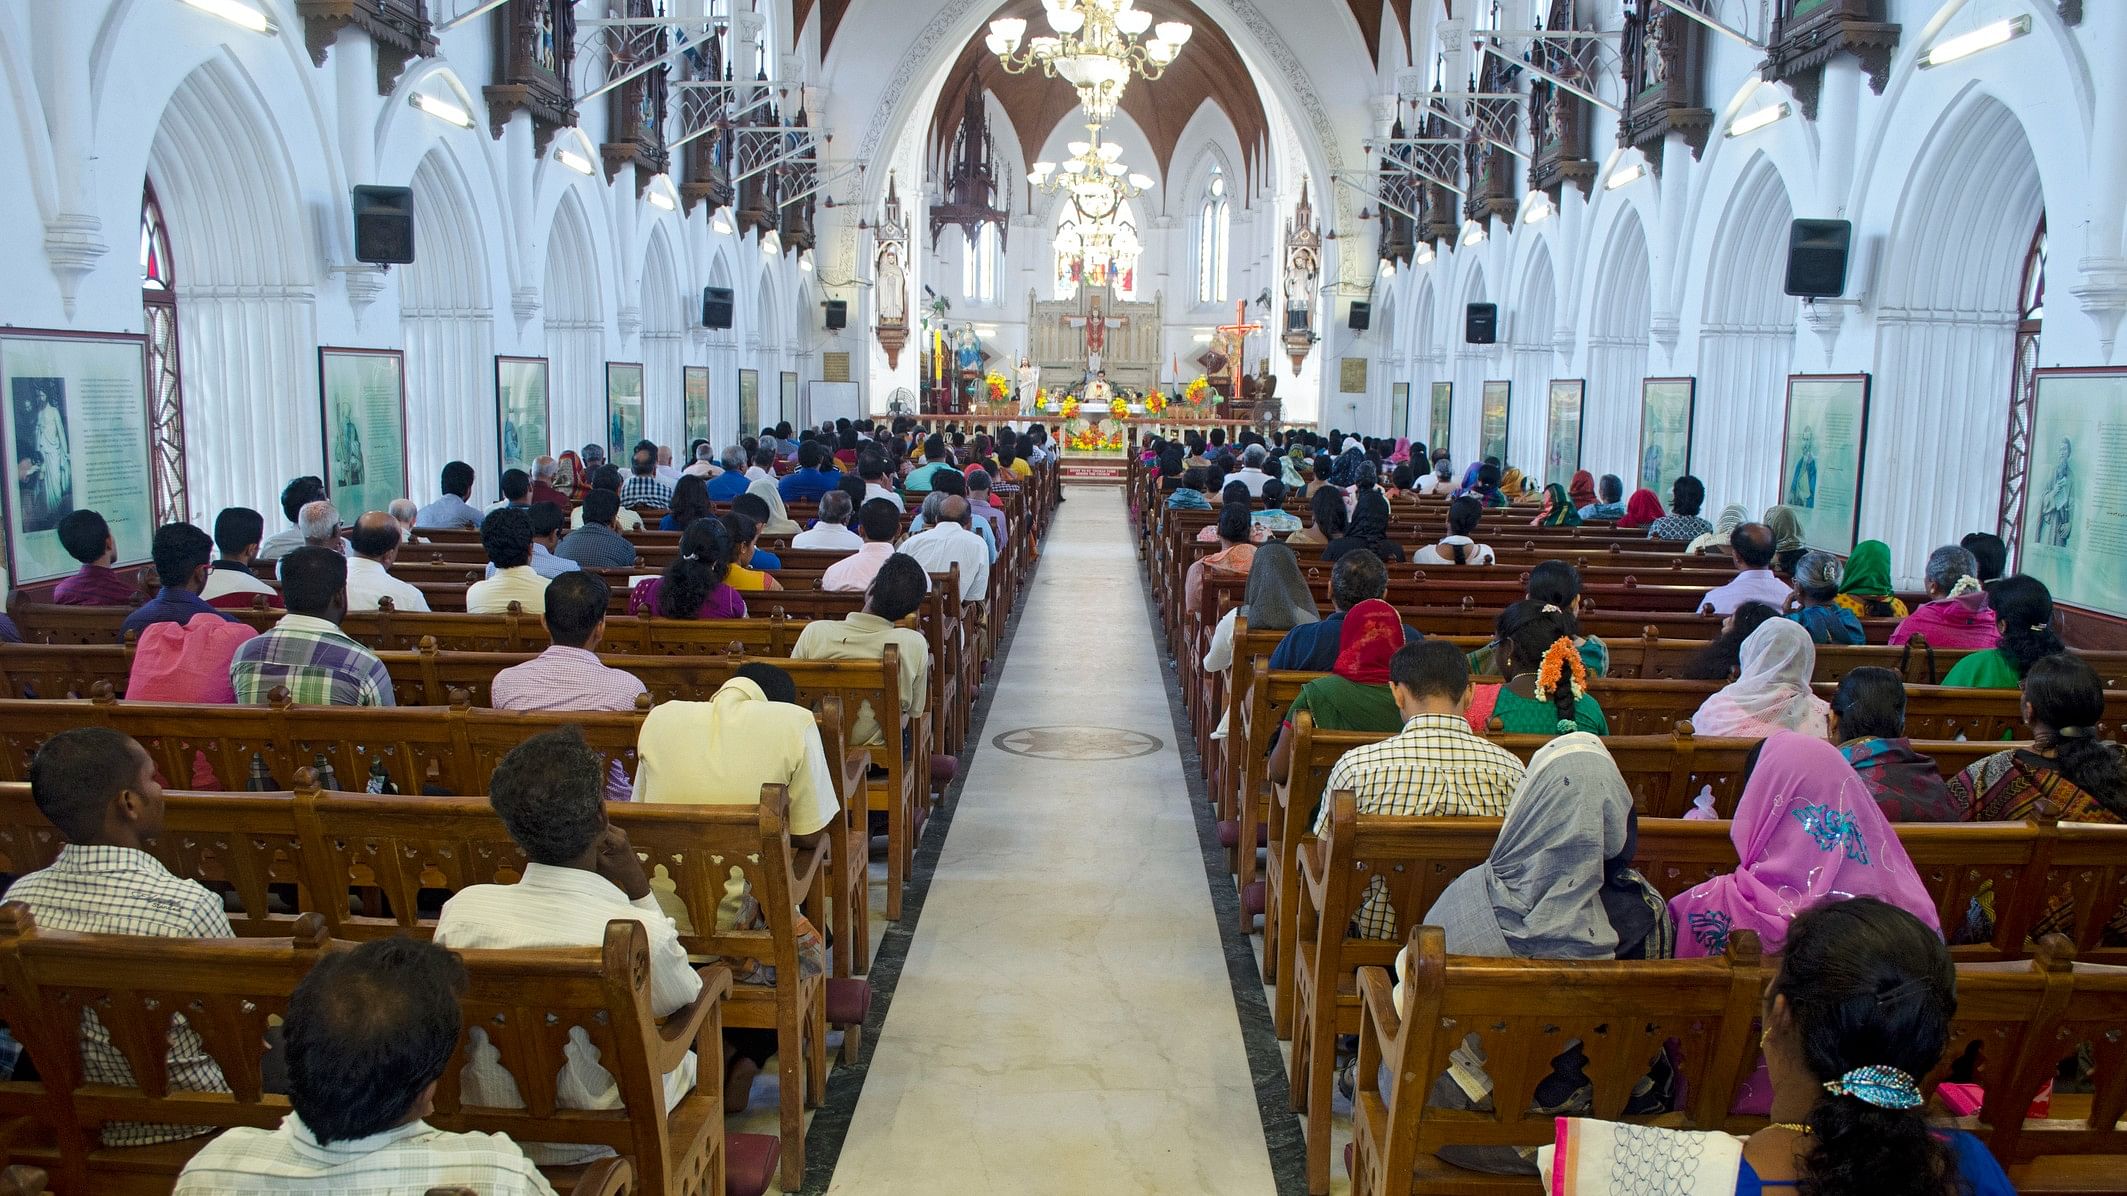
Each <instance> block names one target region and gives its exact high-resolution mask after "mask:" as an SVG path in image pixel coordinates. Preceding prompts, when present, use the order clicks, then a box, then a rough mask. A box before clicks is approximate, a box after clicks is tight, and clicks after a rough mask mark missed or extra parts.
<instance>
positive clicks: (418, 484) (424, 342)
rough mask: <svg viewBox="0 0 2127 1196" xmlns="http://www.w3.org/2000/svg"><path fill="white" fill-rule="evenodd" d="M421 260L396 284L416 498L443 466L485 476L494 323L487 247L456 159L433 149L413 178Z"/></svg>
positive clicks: (490, 456) (492, 449) (490, 442)
mask: <svg viewBox="0 0 2127 1196" xmlns="http://www.w3.org/2000/svg"><path fill="white" fill-rule="evenodd" d="M412 187H413V192H414V210H415V211H416V212H418V213H420V220H421V239H420V247H421V251H420V252H419V253H418V254H416V255H415V258H414V261H413V262H412V264H410V265H408V266H406V267H405V268H404V269H403V270H402V271H401V272H400V274H399V328H400V335H401V336H403V337H404V338H405V344H406V449H407V472H408V478H407V482H408V485H409V487H410V488H411V490H412V493H413V494H414V496H415V497H416V498H421V497H422V496H424V495H426V496H433V494H434V493H435V492H434V491H432V490H431V489H430V487H431V486H432V485H434V484H435V483H434V479H435V478H436V477H437V476H438V475H439V474H440V472H441V470H442V468H443V465H444V463H445V462H447V461H451V460H464V461H467V462H470V463H471V464H472V466H473V469H474V471H475V476H477V477H482V478H488V477H493V476H494V475H495V472H496V469H497V462H498V460H499V451H498V446H497V445H496V443H495V410H494V402H493V398H492V392H493V389H494V385H495V383H494V377H493V370H494V364H493V361H494V351H495V348H494V346H495V322H494V305H493V300H492V298H491V296H490V289H489V285H488V279H489V275H488V260H487V242H486V238H485V236H484V234H483V231H482V229H481V226H480V222H479V221H477V220H475V219H473V213H474V212H476V211H478V210H479V209H478V208H476V207H475V206H474V204H473V201H472V199H471V197H470V192H469V189H468V187H467V183H466V179H465V177H464V174H463V172H462V171H461V170H460V169H459V167H458V164H457V161H456V159H455V158H454V157H453V156H452V155H451V154H450V153H449V152H448V151H447V150H446V149H445V148H444V147H442V146H440V145H439V146H437V147H436V148H435V149H432V150H430V151H429V152H428V153H427V154H426V155H425V156H424V157H423V158H422V159H421V164H420V165H419V166H417V167H415V168H414V173H413V179H412Z"/></svg>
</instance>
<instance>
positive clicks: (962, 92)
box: [931, 0, 1365, 178]
mask: <svg viewBox="0 0 2127 1196" xmlns="http://www.w3.org/2000/svg"><path fill="white" fill-rule="evenodd" d="M1354 2H1365V0H1354ZM1137 7H1139V8H1142V9H1144V10H1145V11H1147V12H1149V13H1151V14H1152V16H1153V19H1154V20H1155V21H1168V20H1173V21H1186V22H1188V23H1189V24H1190V25H1191V26H1192V27H1193V28H1194V29H1195V30H1196V32H1195V34H1194V36H1192V37H1191V38H1190V39H1189V44H1188V45H1186V46H1184V47H1183V48H1182V52H1181V55H1180V56H1179V57H1178V58H1176V59H1175V61H1174V62H1173V63H1172V64H1171V65H1169V66H1168V67H1167V71H1166V73H1165V74H1164V75H1162V76H1161V77H1160V78H1159V79H1158V80H1156V81H1154V82H1151V83H1147V82H1145V81H1144V80H1142V79H1137V80H1133V81H1132V82H1131V83H1130V85H1129V87H1127V88H1126V89H1125V90H1124V91H1123V102H1122V110H1123V112H1124V113H1125V114H1127V115H1128V116H1129V117H1130V119H1131V120H1132V121H1134V122H1136V124H1137V127H1138V128H1139V129H1140V130H1142V131H1143V132H1144V134H1145V137H1146V139H1147V140H1149V141H1150V142H1151V143H1152V153H1153V156H1154V157H1155V158H1157V159H1158V161H1157V163H1156V164H1155V165H1156V166H1157V167H1158V174H1159V175H1160V177H1162V178H1164V177H1166V175H1167V172H1168V167H1169V166H1170V165H1171V164H1172V162H1173V159H1174V150H1175V144H1176V143H1177V142H1179V141H1180V140H1181V137H1182V130H1183V129H1184V128H1185V127H1187V125H1188V124H1189V118H1190V117H1192V116H1194V115H1196V111H1197V109H1198V108H1200V107H1202V106H1203V104H1204V102H1205V101H1206V100H1209V101H1210V102H1212V103H1214V104H1216V105H1218V107H1219V110H1220V111H1221V112H1223V113H1225V115H1226V119H1227V120H1228V121H1231V122H1232V124H1233V129H1234V132H1235V134H1237V135H1238V136H1239V138H1240V143H1241V156H1242V169H1243V172H1244V173H1249V174H1251V175H1252V173H1253V167H1254V164H1255V163H1256V161H1257V159H1258V158H1259V157H1260V155H1261V154H1262V152H1263V150H1264V148H1265V147H1266V146H1267V145H1268V143H1269V134H1270V120H1269V117H1268V116H1267V114H1266V113H1265V111H1264V108H1263V98H1262V97H1261V96H1260V95H1258V94H1256V87H1255V83H1254V81H1253V79H1251V78H1250V76H1249V74H1248V68H1247V66H1246V65H1245V64H1243V63H1242V61H1241V53H1240V51H1239V50H1237V49H1235V48H1234V45H1233V42H1232V40H1231V39H1229V38H1228V37H1227V36H1226V34H1225V32H1224V31H1223V30H1221V29H1220V28H1219V27H1218V24H1217V23H1216V22H1214V21H1213V20H1212V19H1211V18H1210V17H1208V16H1206V15H1205V14H1204V10H1202V9H1200V8H1198V7H1197V6H1196V5H1195V4H1193V3H1191V2H1190V0H1138V4H1137ZM994 15H995V16H999V17H1022V18H1025V19H1026V21H1027V24H1028V31H1029V33H1030V34H1032V33H1034V32H1036V31H1042V30H1046V29H1047V28H1048V26H1047V24H1046V23H1045V22H1044V21H1043V20H1042V6H1041V0H1011V2H1010V3H1007V4H1004V5H1002V6H1000V7H999V8H998V10H997V12H996V13H995V14H994ZM984 32H985V33H986V32H987V29H985V30H984ZM946 80H947V81H946V86H945V91H944V93H943V94H942V95H940V96H939V97H938V107H937V108H936V109H935V110H934V112H933V114H932V118H931V136H932V139H933V142H932V143H933V144H934V145H938V146H945V145H950V144H951V143H952V137H953V133H954V131H955V129H956V128H957V127H958V122H959V120H960V113H961V107H962V104H963V103H964V102H965V100H966V97H967V92H968V89H969V88H970V87H980V88H983V89H985V90H987V91H989V92H990V93H991V94H993V95H995V96H996V97H997V101H998V103H999V104H1000V105H1002V106H1003V108H1004V111H1005V113H1006V114H1007V115H1009V116H1010V117H1011V120H1012V127H1013V128H1014V129H1016V130H1017V131H1018V133H1019V145H1020V156H1021V160H1022V166H1025V165H1030V164H1031V163H1033V161H1034V160H1035V159H1036V158H1037V157H1038V156H1039V155H1040V153H1041V148H1042V146H1043V145H1045V144H1046V143H1047V142H1048V140H1049V135H1050V134H1051V133H1052V132H1054V131H1055V129H1056V126H1057V125H1058V124H1060V123H1062V122H1063V121H1065V120H1067V119H1069V120H1072V121H1074V123H1075V121H1076V120H1077V117H1076V113H1077V111H1078V96H1077V95H1076V93H1074V92H1073V91H1072V90H1071V85H1070V84H1068V83H1065V82H1064V81H1063V80H1061V79H1050V78H1045V77H1044V76H1043V75H1042V73H1041V71H1040V70H1039V69H1038V68H1037V69H1034V70H1029V71H1028V72H1026V73H1025V74H1021V75H1012V74H1007V73H1006V72H1005V70H1004V68H1003V67H1002V66H1000V65H998V62H997V56H996V55H994V54H991V53H990V52H989V51H988V50H987V49H986V48H984V46H983V44H982V35H981V34H978V35H977V36H976V37H975V38H973V39H972V40H970V41H969V42H968V44H967V45H966V46H965V47H963V48H962V49H961V52H960V57H959V58H958V59H957V60H955V61H954V63H953V67H952V70H951V71H950V72H949V73H948V74H947V75H946ZM1139 168H1140V169H1142V166H1140V167H1139Z"/></svg>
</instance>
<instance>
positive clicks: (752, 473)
mask: <svg viewBox="0 0 2127 1196" xmlns="http://www.w3.org/2000/svg"><path fill="white" fill-rule="evenodd" d="M776 456H777V451H776V443H775V438H774V437H765V438H763V439H762V441H761V443H760V446H759V447H758V448H756V449H754V450H753V465H752V466H751V467H749V468H748V469H747V470H746V480H747V481H749V482H758V481H760V480H761V479H763V478H766V479H767V480H769V481H771V482H772V481H775V460H776Z"/></svg>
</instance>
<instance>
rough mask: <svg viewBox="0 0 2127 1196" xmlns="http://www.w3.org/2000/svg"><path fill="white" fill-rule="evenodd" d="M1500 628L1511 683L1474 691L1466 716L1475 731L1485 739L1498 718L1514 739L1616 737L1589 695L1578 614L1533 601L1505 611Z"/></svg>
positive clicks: (1502, 665)
mask: <svg viewBox="0 0 2127 1196" xmlns="http://www.w3.org/2000/svg"><path fill="white" fill-rule="evenodd" d="M1494 627H1495V629H1496V630H1497V631H1498V634H1499V647H1498V650H1497V653H1496V655H1495V657H1494V659H1495V660H1496V662H1497V664H1498V668H1499V675H1500V676H1502V677H1505V678H1506V681H1505V683H1503V684H1497V685H1490V684H1487V685H1473V686H1471V687H1470V705H1469V709H1468V710H1467V711H1465V712H1464V717H1465V718H1467V719H1468V720H1469V723H1470V730H1472V731H1474V732H1476V733H1477V734H1479V735H1482V734H1484V733H1485V731H1486V730H1487V729H1488V728H1489V726H1490V724H1491V720H1492V719H1494V718H1497V719H1498V720H1499V724H1500V729H1501V730H1503V731H1505V732H1506V733H1507V734H1509V735H1561V734H1565V733H1567V732H1569V731H1586V732H1588V733H1589V734H1591V735H1608V734H1609V733H1610V722H1609V720H1608V719H1606V718H1604V717H1603V708H1602V707H1601V706H1599V705H1597V704H1596V701H1595V699H1594V698H1593V697H1592V696H1590V695H1589V693H1588V666H1587V665H1586V664H1585V663H1583V662H1582V660H1581V654H1580V649H1579V648H1578V647H1576V646H1575V645H1574V643H1573V631H1574V627H1575V623H1574V620H1573V617H1572V615H1570V614H1568V613H1567V612H1566V611H1565V610H1564V609H1563V608H1561V607H1559V606H1557V605H1555V604H1553V603H1549V602H1539V601H1536V600H1534V599H1530V600H1525V601H1522V602H1517V603H1515V604H1514V605H1512V606H1509V607H1508V608H1507V609H1506V610H1504V611H1502V612H1500V615H1499V621H1498V622H1497V623H1495V624H1494Z"/></svg>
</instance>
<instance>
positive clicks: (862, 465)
mask: <svg viewBox="0 0 2127 1196" xmlns="http://www.w3.org/2000/svg"><path fill="white" fill-rule="evenodd" d="M857 476H858V477H860V478H863V479H864V501H866V502H870V501H871V500H872V499H875V498H877V499H883V500H885V501H887V502H890V503H892V504H893V505H894V510H895V511H897V512H898V511H906V510H907V509H908V506H907V504H905V503H903V502H902V501H901V492H900V491H898V490H896V489H894V488H893V486H891V485H889V484H888V483H887V480H886V476H887V465H886V455H885V454H884V453H881V452H879V451H878V450H876V449H874V450H872V451H870V452H865V451H863V450H859V451H858V452H857Z"/></svg>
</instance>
